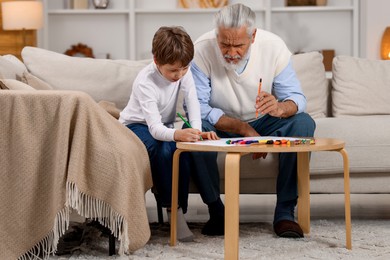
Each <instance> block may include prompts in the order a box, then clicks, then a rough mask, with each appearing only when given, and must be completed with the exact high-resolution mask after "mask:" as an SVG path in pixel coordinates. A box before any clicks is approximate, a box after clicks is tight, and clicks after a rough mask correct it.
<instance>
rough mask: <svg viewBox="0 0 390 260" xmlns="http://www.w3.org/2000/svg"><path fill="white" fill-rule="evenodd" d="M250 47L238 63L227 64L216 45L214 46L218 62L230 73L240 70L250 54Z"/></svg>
mask: <svg viewBox="0 0 390 260" xmlns="http://www.w3.org/2000/svg"><path fill="white" fill-rule="evenodd" d="M251 47H252V46H249V48H248V50H247V52H246V53H245V55H244V57H241V59H240V61H239V62H238V63H237V64H234V63H229V62H227V61H226V60H225V58H224V57H223V55H222V52H221V50H220V49H219V47H218V44H216V45H215V48H216V51H217V53H218V54H217V56H218V61H219V63H220V64H221V65H222V66H223V67H224V68H225V69H227V70H229V71H231V70H233V71H236V70H237V69H239V68H242V66H244V65H245V63H246V60H247V59H248V58H249V54H250V53H251Z"/></svg>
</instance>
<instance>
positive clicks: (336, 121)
mask: <svg viewBox="0 0 390 260" xmlns="http://www.w3.org/2000/svg"><path fill="white" fill-rule="evenodd" d="M315 122H316V131H315V133H314V136H315V137H323V138H336V139H341V140H343V141H344V142H345V149H346V151H347V153H348V157H349V169H350V172H351V173H379V172H381V173H389V172H390V160H389V159H388V158H387V156H386V155H388V154H390V135H389V134H388V132H389V129H390V115H377V116H364V117H363V116H362V117H355V116H354V117H338V118H335V117H333V118H331V117H328V118H318V119H315ZM373 126H374V127H373ZM340 172H343V162H342V157H341V155H340V154H338V153H334V152H314V153H311V160H310V174H312V175H313V174H314V175H315V174H328V175H329V174H332V173H340ZM367 185H369V184H367Z"/></svg>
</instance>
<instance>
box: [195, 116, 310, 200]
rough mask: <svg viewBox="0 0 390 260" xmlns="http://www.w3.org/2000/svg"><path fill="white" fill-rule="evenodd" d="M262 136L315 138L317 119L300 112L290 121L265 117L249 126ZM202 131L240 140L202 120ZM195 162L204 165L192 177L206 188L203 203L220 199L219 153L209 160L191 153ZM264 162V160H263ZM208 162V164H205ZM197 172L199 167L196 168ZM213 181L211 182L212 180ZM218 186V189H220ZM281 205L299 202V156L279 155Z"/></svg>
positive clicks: (278, 197) (279, 195) (278, 179)
mask: <svg viewBox="0 0 390 260" xmlns="http://www.w3.org/2000/svg"><path fill="white" fill-rule="evenodd" d="M249 124H250V125H251V126H252V127H253V128H254V129H255V130H256V131H257V132H258V133H259V134H260V135H261V136H280V137H283V136H291V137H312V136H313V135H314V130H315V122H314V120H313V119H312V118H311V117H310V116H309V115H308V114H306V113H299V114H296V115H294V116H292V117H289V118H277V117H272V116H269V115H265V116H263V117H261V118H259V119H257V120H255V121H253V122H251V123H249ZM202 127H203V131H215V132H216V133H217V135H218V136H219V137H221V138H233V137H240V136H239V135H237V134H233V133H228V132H222V131H219V130H216V129H215V127H214V126H213V125H211V124H210V123H209V122H207V121H204V120H203V121H202ZM192 154H193V155H192V157H193V158H192V160H194V161H195V162H197V161H198V162H201V163H200V165H201V166H202V167H198V170H197V171H194V172H193V173H192V175H193V176H194V178H195V179H196V180H198V181H201V182H202V185H201V186H202V187H203V189H204V196H202V199H203V201H205V202H206V201H212V200H213V199H214V198H215V194H218V196H219V178H218V180H217V179H215V178H216V177H217V176H218V177H219V174H218V167H217V162H216V158H217V153H208V158H207V159H205V158H201V159H199V158H197V157H198V156H199V155H198V154H200V153H192ZM260 160H261V159H260ZM205 161H207V164H206V163H203V162H205ZM195 169H196V168H195ZM210 180H211V181H210ZM217 186H218V187H217ZM276 193H277V200H278V202H286V201H294V200H295V201H296V199H297V198H298V188H297V155H296V153H280V154H279V174H278V178H277V184H276Z"/></svg>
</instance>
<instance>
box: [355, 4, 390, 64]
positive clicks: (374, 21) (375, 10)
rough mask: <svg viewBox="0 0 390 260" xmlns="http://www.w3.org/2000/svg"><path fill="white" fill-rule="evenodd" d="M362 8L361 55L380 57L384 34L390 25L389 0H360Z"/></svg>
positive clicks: (368, 57) (364, 56)
mask: <svg viewBox="0 0 390 260" xmlns="http://www.w3.org/2000/svg"><path fill="white" fill-rule="evenodd" d="M360 4H361V6H360V10H361V18H362V19H361V25H360V26H361V34H360V40H361V45H360V46H361V49H360V56H361V57H362V58H367V59H380V53H379V51H380V46H381V39H382V34H383V32H384V30H385V28H386V27H387V26H390V1H389V0H360Z"/></svg>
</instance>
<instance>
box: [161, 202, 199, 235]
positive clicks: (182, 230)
mask: <svg viewBox="0 0 390 260" xmlns="http://www.w3.org/2000/svg"><path fill="white" fill-rule="evenodd" d="M167 213H168V221H169V224H171V212H169V211H167ZM177 239H178V240H179V241H180V242H193V241H194V234H193V233H192V232H191V230H190V229H189V228H188V225H187V221H186V219H185V218H184V214H183V211H182V209H181V208H178V209H177Z"/></svg>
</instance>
